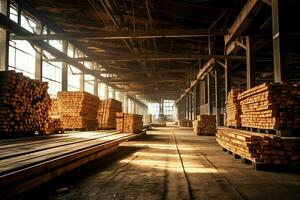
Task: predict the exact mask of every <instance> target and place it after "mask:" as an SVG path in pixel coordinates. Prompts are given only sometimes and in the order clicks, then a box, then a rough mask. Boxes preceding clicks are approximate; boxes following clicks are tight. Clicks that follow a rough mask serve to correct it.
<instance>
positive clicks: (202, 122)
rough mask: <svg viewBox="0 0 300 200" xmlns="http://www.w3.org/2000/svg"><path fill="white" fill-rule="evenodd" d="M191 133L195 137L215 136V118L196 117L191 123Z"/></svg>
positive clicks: (210, 116)
mask: <svg viewBox="0 0 300 200" xmlns="http://www.w3.org/2000/svg"><path fill="white" fill-rule="evenodd" d="M193 131H194V133H195V134H197V135H215V134H216V116H215V115H198V116H197V119H196V120H194V121H193Z"/></svg>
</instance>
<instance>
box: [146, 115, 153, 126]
mask: <svg viewBox="0 0 300 200" xmlns="http://www.w3.org/2000/svg"><path fill="white" fill-rule="evenodd" d="M144 123H145V124H151V123H152V115H151V114H146V115H145V116H144Z"/></svg>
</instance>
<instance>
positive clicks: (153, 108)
mask: <svg viewBox="0 0 300 200" xmlns="http://www.w3.org/2000/svg"><path fill="white" fill-rule="evenodd" d="M148 113H149V114H152V115H153V118H154V119H155V118H157V116H158V114H159V103H148Z"/></svg>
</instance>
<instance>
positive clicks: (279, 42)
mask: <svg viewBox="0 0 300 200" xmlns="http://www.w3.org/2000/svg"><path fill="white" fill-rule="evenodd" d="M287 4H288V3H287V2H286V1H283V0H272V32H273V60H274V81H275V82H281V81H287V80H288V23H287V22H288V20H289V19H288V5H287Z"/></svg>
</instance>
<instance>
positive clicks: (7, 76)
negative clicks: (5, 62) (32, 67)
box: [0, 71, 51, 137]
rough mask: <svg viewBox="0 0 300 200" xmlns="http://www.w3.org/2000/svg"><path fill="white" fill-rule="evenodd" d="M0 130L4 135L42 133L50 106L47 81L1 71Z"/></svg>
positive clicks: (13, 72)
mask: <svg viewBox="0 0 300 200" xmlns="http://www.w3.org/2000/svg"><path fill="white" fill-rule="evenodd" d="M0 81H1V85H0V94H1V97H0V110H1V112H0V132H1V133H2V136H4V137H14V136H22V135H25V134H26V135H28V134H34V132H35V131H39V132H41V133H44V132H45V130H46V128H47V123H48V120H49V109H50V105H51V100H50V96H49V94H48V92H47V90H48V83H46V82H41V81H38V80H32V79H29V78H28V77H26V76H23V74H22V73H16V72H15V71H5V72H4V71H3V72H0Z"/></svg>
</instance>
